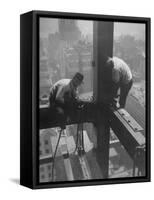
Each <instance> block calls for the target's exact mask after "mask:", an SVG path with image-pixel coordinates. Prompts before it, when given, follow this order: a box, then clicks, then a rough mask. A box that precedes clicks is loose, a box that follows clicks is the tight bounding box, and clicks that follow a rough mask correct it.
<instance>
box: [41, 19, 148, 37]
mask: <svg viewBox="0 0 154 200" xmlns="http://www.w3.org/2000/svg"><path fill="white" fill-rule="evenodd" d="M77 25H78V27H79V29H80V31H81V32H82V34H83V35H87V34H88V35H92V34H93V21H90V20H78V21H77ZM57 31H58V19H56V18H55V19H54V18H40V35H41V36H42V37H47V35H48V34H49V33H55V32H57ZM122 34H123V35H134V36H135V37H137V38H139V39H145V25H144V24H138V23H121V22H118V23H114V36H115V37H118V36H120V35H122Z"/></svg>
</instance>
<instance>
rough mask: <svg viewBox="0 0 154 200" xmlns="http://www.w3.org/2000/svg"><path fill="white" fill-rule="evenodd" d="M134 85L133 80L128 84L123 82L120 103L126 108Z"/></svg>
mask: <svg viewBox="0 0 154 200" xmlns="http://www.w3.org/2000/svg"><path fill="white" fill-rule="evenodd" d="M132 85H133V80H131V81H130V82H129V83H128V84H121V86H120V100H119V104H120V107H121V108H124V107H125V105H126V100H127V96H128V93H129V91H130V89H131V87H132Z"/></svg>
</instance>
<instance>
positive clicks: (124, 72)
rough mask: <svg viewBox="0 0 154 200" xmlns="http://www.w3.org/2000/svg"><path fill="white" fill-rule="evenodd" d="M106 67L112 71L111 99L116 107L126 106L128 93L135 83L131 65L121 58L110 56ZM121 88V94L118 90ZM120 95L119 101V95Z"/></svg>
mask: <svg viewBox="0 0 154 200" xmlns="http://www.w3.org/2000/svg"><path fill="white" fill-rule="evenodd" d="M106 67H107V68H108V69H109V70H110V72H111V77H112V78H111V79H112V81H111V84H112V89H111V95H110V97H111V99H112V103H113V104H114V105H116V107H120V108H124V107H125V105H126V100H127V96H128V93H129V91H130V89H131V87H132V85H133V79H132V73H131V70H130V68H129V66H128V65H127V64H126V63H125V62H124V61H123V60H122V59H120V58H117V57H113V58H108V60H107V62H106ZM119 89H120V94H118V91H119ZM118 96H119V102H118V100H117V99H118V98H117V97H118Z"/></svg>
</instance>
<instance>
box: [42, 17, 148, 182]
mask: <svg viewBox="0 0 154 200" xmlns="http://www.w3.org/2000/svg"><path fill="white" fill-rule="evenodd" d="M45 24H46V26H45ZM119 24H120V23H115V22H111V21H104V22H103V21H94V22H93V21H86V20H73V19H72V20H71V19H69V20H68V19H48V21H46V18H42V20H40V41H39V43H40V62H39V77H40V80H39V85H40V88H39V93H40V96H39V98H40V99H39V102H40V105H39V106H40V109H39V110H40V111H39V116H40V117H39V182H40V183H50V182H58V181H59V182H63V181H84V180H98V179H100V180H106V179H117V178H128V177H130V178H131V177H143V176H145V175H146V165H145V160H146V133H145V128H146V119H145V93H146V91H145V84H146V83H145V35H144V34H145V30H144V26H145V25H144V24H139V25H140V26H143V27H141V28H142V31H143V33H142V34H140V35H137V32H136V33H135V35H134V36H133V35H129V34H125V33H124V31H123V30H124V29H125V25H126V24H127V23H122V24H124V27H123V28H122V25H119ZM50 26H51V27H55V30H54V31H52V30H50V28H49V27H50ZM136 26H138V24H137V25H136ZM46 27H48V28H46ZM85 27H87V29H86V28H85ZM118 27H119V29H118ZM132 27H135V26H132ZM128 28H129V27H128ZM137 29H138V27H136V29H135V30H137ZM116 30H120V31H121V35H118V34H117V35H115V34H116ZM120 31H119V32H120ZM142 31H141V32H142ZM127 44H129V45H127ZM125 47H127V48H125ZM106 55H107V56H110V57H112V56H118V57H120V58H122V59H124V60H125V61H126V62H127V63H128V65H129V66H130V68H131V67H132V68H131V71H132V73H133V79H134V83H133V87H132V89H131V91H130V93H129V95H128V98H127V103H126V107H125V109H122V108H121V109H115V108H114V107H112V106H111V107H107V106H105V105H104V104H103V103H102V102H103V99H104V98H105V95H106V91H109V90H110V86H109V85H108V84H107V79H108V77H107V75H106V74H104V69H103V67H102V66H103V65H104V63H105V57H106ZM76 72H80V73H82V74H83V75H84V84H83V86H82V87H81V88H80V89H79V97H80V99H81V100H83V102H84V101H85V100H86V102H88V103H87V104H86V105H85V106H83V107H79V109H78V110H76V111H75V114H74V115H73V116H71V117H70V118H69V120H66V121H61V120H60V118H59V116H58V115H56V113H54V114H53V113H51V112H50V109H49V95H50V87H51V86H52V85H53V84H54V83H55V82H56V81H58V80H60V79H62V78H70V79H71V78H72V77H73V75H74V74H75V73H76ZM93 98H94V99H95V100H96V103H95V105H93V102H92V101H91V99H93ZM62 126H63V127H64V128H63V129H62V128H61V127H62Z"/></svg>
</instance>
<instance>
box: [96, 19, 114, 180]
mask: <svg viewBox="0 0 154 200" xmlns="http://www.w3.org/2000/svg"><path fill="white" fill-rule="evenodd" d="M93 39H94V40H93V43H94V97H95V99H96V101H97V103H98V105H99V104H100V103H101V104H102V103H104V102H105V101H104V99H105V97H106V95H107V93H108V92H109V91H110V87H111V86H110V81H109V80H110V78H111V74H107V73H106V72H105V68H104V66H105V63H106V60H107V57H108V56H109V57H112V53H113V22H110V21H108V22H107V21H104V22H103V21H96V22H94V38H93ZM105 110H106V109H105ZM105 110H104V109H103V110H101V109H98V113H97V123H96V130H97V161H98V163H99V165H100V167H101V169H102V173H103V178H108V168H109V137H110V129H109V122H108V116H107V112H106V111H105Z"/></svg>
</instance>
